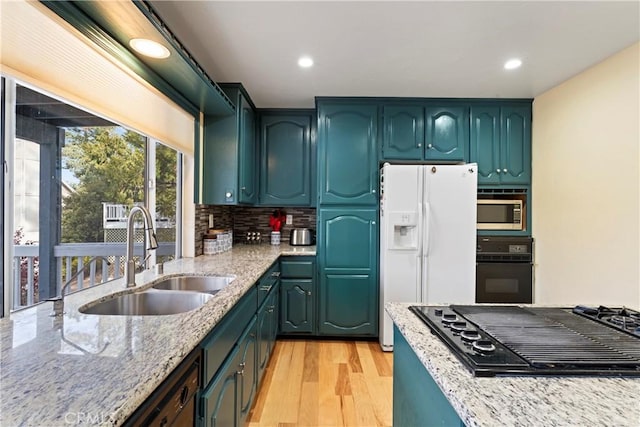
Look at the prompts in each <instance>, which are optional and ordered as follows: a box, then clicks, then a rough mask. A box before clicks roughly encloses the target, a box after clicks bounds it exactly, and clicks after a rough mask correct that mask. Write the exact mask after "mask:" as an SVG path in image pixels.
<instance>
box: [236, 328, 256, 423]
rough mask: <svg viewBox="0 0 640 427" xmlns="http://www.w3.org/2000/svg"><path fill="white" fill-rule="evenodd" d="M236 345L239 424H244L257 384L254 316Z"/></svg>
mask: <svg viewBox="0 0 640 427" xmlns="http://www.w3.org/2000/svg"><path fill="white" fill-rule="evenodd" d="M238 347H239V353H240V363H239V364H238V387H239V389H240V390H239V393H238V395H239V401H240V425H244V421H245V419H246V418H247V415H248V414H249V411H250V410H251V404H252V403H253V398H254V397H255V395H256V387H257V386H258V377H257V375H258V367H257V366H256V358H257V356H258V332H257V326H256V318H255V316H254V318H253V320H252V321H251V323H249V326H248V327H247V329H246V330H245V332H244V334H243V335H242V337H241V338H240V341H239V342H238Z"/></svg>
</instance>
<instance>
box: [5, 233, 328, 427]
mask: <svg viewBox="0 0 640 427" xmlns="http://www.w3.org/2000/svg"><path fill="white" fill-rule="evenodd" d="M315 250H316V248H315V246H310V247H291V246H289V245H279V246H271V245H260V246H248V245H239V246H235V247H234V248H233V249H232V250H231V251H229V252H225V253H222V254H217V255H209V256H200V257H197V258H185V259H180V260H176V261H171V262H169V263H167V264H165V268H164V274H162V275H155V274H154V273H152V272H151V271H146V272H144V273H141V274H139V275H137V276H136V283H138V284H139V285H138V287H137V288H135V289H125V287H124V280H123V279H118V280H114V281H112V282H108V283H105V284H103V285H99V286H95V287H93V288H90V289H86V290H83V291H80V292H76V293H74V294H71V295H68V296H67V297H66V298H65V311H66V314H65V315H64V317H63V318H59V319H54V318H52V317H50V316H49V314H50V313H51V311H52V303H50V302H45V303H42V304H39V305H37V306H35V307H32V308H29V309H25V310H22V311H19V312H16V313H13V314H12V315H11V316H10V318H8V319H2V320H0V340H1V341H0V351H1V355H0V369H1V371H0V426H2V427H13V426H47V427H53V426H68V425H121V424H122V423H123V422H124V421H125V420H126V419H127V418H128V417H129V416H130V415H131V414H132V413H133V412H134V411H135V410H136V409H137V408H138V407H139V406H140V405H141V404H142V403H143V402H144V401H145V399H146V398H147V397H148V396H149V395H150V394H151V393H152V392H153V391H154V390H155V389H156V388H157V387H158V386H159V385H160V384H161V383H162V381H163V380H164V379H165V378H166V377H167V376H168V375H169V374H170V373H171V372H172V371H173V370H174V369H175V368H176V367H177V366H178V365H179V364H180V362H181V361H182V360H183V359H184V358H185V357H186V356H187V355H188V354H189V353H190V352H191V351H192V350H193V349H194V348H196V346H197V345H198V343H199V342H200V341H201V340H202V339H203V338H204V337H205V336H206V335H207V334H208V333H209V331H211V329H212V328H213V327H214V326H215V325H216V324H217V323H218V322H219V321H220V319H221V318H222V317H223V316H224V315H225V314H226V313H227V312H228V311H229V309H230V308H231V307H233V305H234V304H235V303H236V302H237V301H238V300H239V299H240V298H241V297H242V295H244V294H245V293H246V292H247V291H248V290H249V289H250V288H251V286H253V285H254V283H255V282H256V280H258V279H259V278H260V276H261V275H262V274H263V273H264V272H265V271H266V270H267V269H268V268H269V267H270V266H271V265H272V264H273V262H274V261H275V260H276V259H278V257H279V256H280V255H315ZM183 273H193V274H202V275H221V274H233V275H236V276H237V277H236V279H235V280H234V281H233V282H232V283H231V284H229V285H228V286H227V287H226V288H224V289H222V290H221V291H220V292H218V293H217V294H216V295H215V296H214V297H213V298H212V299H211V300H209V301H208V302H207V303H206V304H205V305H204V306H202V307H200V308H198V309H196V310H193V311H190V312H187V313H182V314H175V315H170V316H99V315H85V314H81V313H80V312H79V311H78V308H79V307H81V306H82V305H85V304H86V303H88V302H90V301H93V300H96V299H99V298H103V297H105V296H107V295H110V294H113V293H123V292H132V291H140V290H141V289H143V288H148V287H150V286H151V285H152V284H153V282H155V281H157V279H159V278H161V277H169V276H172V275H176V274H183Z"/></svg>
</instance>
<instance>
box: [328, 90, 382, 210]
mask: <svg viewBox="0 0 640 427" xmlns="http://www.w3.org/2000/svg"><path fill="white" fill-rule="evenodd" d="M317 105H318V181H319V185H318V192H319V194H318V197H319V204H321V205H337V204H338V205H339V204H347V205H369V206H375V205H377V204H378V194H377V191H378V190H377V189H378V155H377V153H378V151H377V129H378V119H377V118H378V107H377V106H376V105H372V104H371V103H370V102H356V101H352V100H349V101H348V102H340V101H329V100H318V104H317Z"/></svg>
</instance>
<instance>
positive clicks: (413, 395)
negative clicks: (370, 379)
mask: <svg viewBox="0 0 640 427" xmlns="http://www.w3.org/2000/svg"><path fill="white" fill-rule="evenodd" d="M393 343H394V346H393V423H392V424H393V425H394V426H451V427H453V426H458V427H464V423H463V422H462V420H461V419H460V417H459V416H458V414H457V413H456V411H455V409H453V407H452V406H451V403H449V400H447V398H446V397H445V395H444V394H443V393H442V391H440V388H439V387H438V384H436V382H435V381H434V380H433V378H432V377H431V375H429V372H427V370H426V369H425V367H424V365H423V364H422V362H420V360H419V359H418V356H416V354H415V353H414V351H413V350H412V349H411V347H410V346H409V343H407V341H406V340H405V339H404V337H403V336H402V334H401V333H400V332H399V331H398V328H397V327H395V326H394V327H393Z"/></svg>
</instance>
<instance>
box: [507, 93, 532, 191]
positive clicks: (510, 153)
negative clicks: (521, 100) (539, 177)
mask: <svg viewBox="0 0 640 427" xmlns="http://www.w3.org/2000/svg"><path fill="white" fill-rule="evenodd" d="M500 138H501V149H500V158H501V161H500V163H501V164H502V171H501V174H500V175H501V183H502V184H528V183H529V182H530V181H531V108H530V106H519V105H515V106H504V107H502V113H501V129H500Z"/></svg>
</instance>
